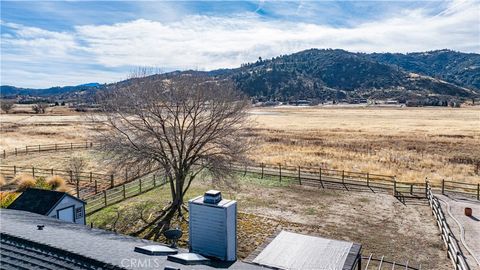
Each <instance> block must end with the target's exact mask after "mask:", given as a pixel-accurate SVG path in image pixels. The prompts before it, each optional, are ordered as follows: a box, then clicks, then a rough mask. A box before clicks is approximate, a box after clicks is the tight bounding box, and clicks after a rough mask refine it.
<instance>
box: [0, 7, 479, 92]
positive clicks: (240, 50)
mask: <svg viewBox="0 0 480 270" xmlns="http://www.w3.org/2000/svg"><path fill="white" fill-rule="evenodd" d="M0 3H1V22H0V27H1V84H2V85H4V84H9V85H15V86H20V87H50V86H57V85H60V86H63V85H76V84H82V83H87V82H100V83H108V82H114V81H118V80H121V79H124V78H126V77H128V74H129V73H131V72H132V71H133V70H135V69H136V68H137V67H155V68H157V69H160V70H164V71H170V70H175V69H198V70H210V69H216V68H225V67H237V66H239V65H240V64H241V63H245V62H252V61H255V60H256V59H258V57H259V56H261V57H262V58H264V59H265V58H270V57H274V56H277V55H280V54H289V53H293V52H296V51H300V50H305V49H309V48H341V49H345V50H349V51H360V52H412V51H427V50H435V49H443V48H449V49H454V50H459V51H464V52H476V53H479V52H480V16H479V15H480V1H477V0H475V1H470V0H468V1H466V0H454V1H177V2H166V1H135V2H134V1H68V2H64V1H1V2H0Z"/></svg>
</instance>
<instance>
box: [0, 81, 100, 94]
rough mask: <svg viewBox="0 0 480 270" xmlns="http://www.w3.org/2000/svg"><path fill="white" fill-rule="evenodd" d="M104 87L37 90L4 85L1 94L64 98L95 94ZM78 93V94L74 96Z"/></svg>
mask: <svg viewBox="0 0 480 270" xmlns="http://www.w3.org/2000/svg"><path fill="white" fill-rule="evenodd" d="M102 88H103V85H101V84H98V83H87V84H81V85H76V86H64V87H60V86H55V87H50V88H44V89H36V88H20V87H15V86H10V85H2V86H1V87H0V93H1V96H2V97H10V96H35V97H52V96H55V97H62V96H64V95H67V96H68V95H69V94H73V95H79V94H81V93H82V92H95V91H96V90H98V89H102ZM74 93H76V94H74Z"/></svg>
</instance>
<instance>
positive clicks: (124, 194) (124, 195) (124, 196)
mask: <svg viewBox="0 0 480 270" xmlns="http://www.w3.org/2000/svg"><path fill="white" fill-rule="evenodd" d="M122 187H123V199H125V198H126V192H125V184H123V185H122Z"/></svg>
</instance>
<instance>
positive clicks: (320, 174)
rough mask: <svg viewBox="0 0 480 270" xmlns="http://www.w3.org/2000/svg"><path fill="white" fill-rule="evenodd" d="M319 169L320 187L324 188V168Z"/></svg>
mask: <svg viewBox="0 0 480 270" xmlns="http://www.w3.org/2000/svg"><path fill="white" fill-rule="evenodd" d="M318 169H319V170H318V172H319V174H318V176H319V179H320V185H321V186H322V188H324V187H323V182H322V167H318Z"/></svg>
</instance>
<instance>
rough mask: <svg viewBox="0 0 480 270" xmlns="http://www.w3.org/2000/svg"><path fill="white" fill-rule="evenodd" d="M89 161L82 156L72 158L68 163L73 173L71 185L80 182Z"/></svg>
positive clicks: (70, 180)
mask: <svg viewBox="0 0 480 270" xmlns="http://www.w3.org/2000/svg"><path fill="white" fill-rule="evenodd" d="M86 166H87V160H86V159H85V158H84V157H81V156H75V157H71V158H70V160H69V162H68V169H69V170H70V172H71V179H69V182H70V184H75V183H77V182H80V177H81V172H82V171H84V170H85V167H86Z"/></svg>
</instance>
